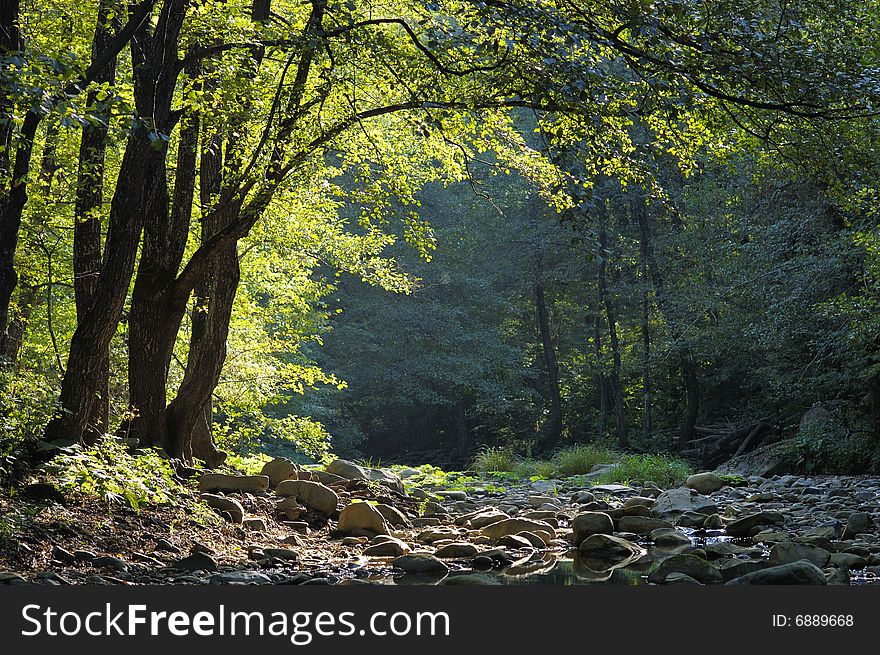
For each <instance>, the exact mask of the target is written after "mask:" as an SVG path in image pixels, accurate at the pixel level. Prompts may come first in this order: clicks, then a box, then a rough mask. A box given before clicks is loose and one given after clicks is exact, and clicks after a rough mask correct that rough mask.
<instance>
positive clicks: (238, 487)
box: [0, 459, 880, 585]
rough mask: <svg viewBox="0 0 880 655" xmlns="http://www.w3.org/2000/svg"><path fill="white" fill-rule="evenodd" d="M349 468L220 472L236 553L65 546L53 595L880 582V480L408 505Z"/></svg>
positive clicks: (536, 491)
mask: <svg viewBox="0 0 880 655" xmlns="http://www.w3.org/2000/svg"><path fill="white" fill-rule="evenodd" d="M416 473H417V471H415V470H404V471H401V472H400V476H398V475H395V474H392V473H389V472H387V471H382V470H380V469H368V468H365V467H362V466H357V465H355V464H353V463H351V462H346V461H343V460H337V461H336V462H333V464H331V465H330V466H328V467H327V469H326V470H320V471H314V470H305V469H302V468H300V467H298V466H296V465H294V464H292V463H290V462H288V461H286V460H283V459H276V460H274V461H273V462H270V463H268V464H267V465H266V467H265V468H264V469H263V471H262V475H256V476H240V475H225V474H215V473H209V474H205V475H202V476H201V477H200V478H199V486H200V490H201V492H202V494H201V495H202V499H203V500H204V501H205V502H206V503H207V504H208V505H209V506H210V507H212V508H213V509H214V510H215V511H216V512H218V513H220V514H221V515H222V516H223V517H224V519H225V520H226V521H227V524H226V528H225V530H226V534H227V536H228V539H229V540H230V541H231V542H234V543H235V544H237V546H236V547H235V548H232V549H230V550H225V551H224V552H223V553H218V552H217V551H216V550H212V549H211V548H209V547H206V546H203V545H200V544H194V545H192V544H191V545H190V546H189V547H188V549H184V547H183V544H182V542H181V543H180V544H178V545H176V544H175V543H174V540H173V539H169V538H165V537H162V538H158V537H157V538H155V539H154V540H153V542H152V549H153V550H152V552H150V553H143V552H141V553H136V554H134V555H129V556H126V555H124V554H115V555H111V554H104V553H98V552H88V551H83V550H68V549H65V548H64V547H63V545H59V544H56V545H54V546H53V549H52V557H51V560H50V561H49V562H48V563H47V565H46V566H45V567H43V568H42V570H39V569H35V570H33V571H30V572H28V573H22V572H7V573H0V581H5V582H8V583H22V582H43V583H46V584H64V583H72V584H76V583H91V584H113V583H125V584H155V583H179V584H251V583H253V584H528V583H544V584H597V583H602V584H608V583H611V584H614V583H617V584H694V585H698V584H703V585H705V584H728V585H737V584H817V585H823V584H870V583H875V582H880V532H878V525H880V479H877V478H866V477H839V476H835V477H829V476H821V477H820V476H816V477H801V476H774V477H772V478H762V477H750V478H747V479H738V480H732V479H730V478H723V477H719V476H718V475H716V474H714V473H702V474H698V475H695V476H692V477H691V478H689V479H688V481H687V483H686V485H685V486H682V487H677V488H670V489H661V488H660V487H659V486H658V485H656V484H654V483H652V482H650V481H645V482H635V483H630V484H627V485H622V484H611V485H591V484H590V481H589V479H588V478H589V476H586V479H585V478H584V477H581V478H577V479H562V480H539V481H535V482H530V481H523V482H510V481H505V482H504V484H503V486H504V488H503V490H502V489H500V488H499V485H498V481H497V480H494V481H493V480H491V479H488V478H487V479H486V481H485V482H486V484H484V485H481V484H480V481H479V480H478V481H477V482H475V483H474V484H472V485H470V486H469V487H468V489H466V490H460V489H458V490H449V489H444V488H441V487H439V486H435V487H415V488H410V490H409V491H407V489H406V488H405V485H404V483H403V480H402V479H401V478H403V479H406V477H407V476H408V475H415V474H416Z"/></svg>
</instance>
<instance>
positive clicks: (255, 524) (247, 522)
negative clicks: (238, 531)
mask: <svg viewBox="0 0 880 655" xmlns="http://www.w3.org/2000/svg"><path fill="white" fill-rule="evenodd" d="M241 524H242V526H243V527H245V528H247V529H248V530H253V531H254V532H265V531H266V530H267V529H268V526H267V525H266V520H265V519H261V518H258V517H253V516H250V517H248V518H246V519H243V520H242V522H241Z"/></svg>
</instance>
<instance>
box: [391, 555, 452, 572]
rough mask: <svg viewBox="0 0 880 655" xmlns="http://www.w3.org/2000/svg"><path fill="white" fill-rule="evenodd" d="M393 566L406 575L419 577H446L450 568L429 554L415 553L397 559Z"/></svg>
mask: <svg viewBox="0 0 880 655" xmlns="http://www.w3.org/2000/svg"><path fill="white" fill-rule="evenodd" d="M392 564H393V565H394V566H395V567H396V568H398V569H401V570H402V571H404V572H405V573H414V574H418V575H446V574H447V573H449V567H448V566H446V564H444V563H443V562H441V561H440V560H439V559H437V558H436V557H434V556H433V555H428V554H427V553H413V554H411V555H404V556H402V557H398V558H397V559H395V560H394V561H393V562H392Z"/></svg>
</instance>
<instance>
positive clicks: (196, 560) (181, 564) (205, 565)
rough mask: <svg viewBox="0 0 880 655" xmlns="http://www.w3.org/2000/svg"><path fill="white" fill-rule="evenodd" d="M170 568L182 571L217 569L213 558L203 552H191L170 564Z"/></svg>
mask: <svg viewBox="0 0 880 655" xmlns="http://www.w3.org/2000/svg"><path fill="white" fill-rule="evenodd" d="M171 568H175V569H180V570H182V571H219V569H218V568H217V562H215V561H214V558H213V557H211V556H210V555H206V554H205V553H193V554H192V555H190V556H189V557H184V558H183V559H182V560H178V561H177V562H175V563H174V564H172V565H171Z"/></svg>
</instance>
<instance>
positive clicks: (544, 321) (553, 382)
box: [534, 253, 562, 453]
mask: <svg viewBox="0 0 880 655" xmlns="http://www.w3.org/2000/svg"><path fill="white" fill-rule="evenodd" d="M535 266H536V271H535V286H534V293H535V314H536V318H537V322H538V334H539V336H540V338H541V350H542V352H543V355H544V365H545V366H546V367H547V387H548V389H549V391H550V418H549V420H548V422H547V426H546V427H545V433H544V436H543V437H542V438H541V439H540V441H539V442H538V451H539V452H542V453H549V452H550V451H552V450H553V449H554V448H556V446H558V445H559V440H560V438H561V437H562V394H561V391H560V388H559V362H558V360H557V358H556V348H555V347H554V345H553V337H552V336H551V332H550V313H549V311H548V310H547V299H546V297H545V292H544V279H543V278H544V264H543V261H542V259H541V254H540V253H536V255H535Z"/></svg>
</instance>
